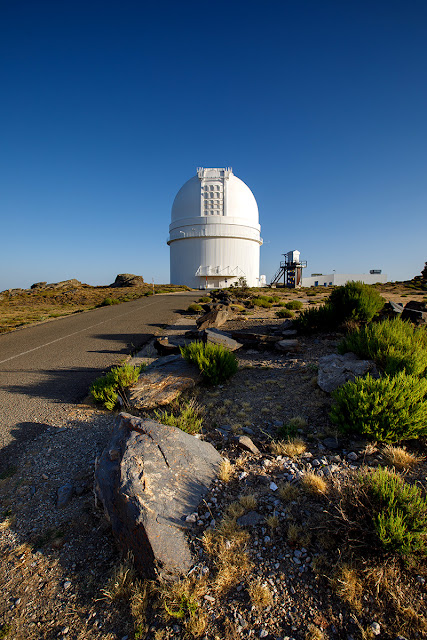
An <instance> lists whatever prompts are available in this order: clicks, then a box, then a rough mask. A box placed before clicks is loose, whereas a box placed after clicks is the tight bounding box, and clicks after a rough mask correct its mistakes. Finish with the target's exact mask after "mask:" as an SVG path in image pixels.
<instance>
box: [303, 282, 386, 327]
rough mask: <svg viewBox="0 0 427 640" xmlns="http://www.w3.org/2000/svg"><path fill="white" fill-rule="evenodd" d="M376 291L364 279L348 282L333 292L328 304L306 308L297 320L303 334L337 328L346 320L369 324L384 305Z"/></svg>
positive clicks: (327, 301)
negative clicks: (363, 281)
mask: <svg viewBox="0 0 427 640" xmlns="http://www.w3.org/2000/svg"><path fill="white" fill-rule="evenodd" d="M384 303H385V300H384V298H383V297H382V296H380V294H379V293H377V291H376V290H375V289H374V288H373V287H371V286H369V285H367V284H363V283H362V282H347V284H345V285H344V286H342V287H336V288H335V289H333V291H332V292H331V294H330V296H329V298H328V299H327V300H326V302H325V304H323V305H322V306H321V307H317V308H309V309H305V310H304V311H302V312H301V314H300V316H299V318H298V319H297V321H296V322H297V327H298V329H299V330H300V332H301V333H313V332H315V331H327V330H331V329H336V328H338V327H340V326H341V325H343V324H345V323H347V322H354V323H358V324H360V323H367V322H370V321H371V320H372V318H373V317H374V315H375V314H376V313H378V311H380V310H381V309H382V307H383V306H384Z"/></svg>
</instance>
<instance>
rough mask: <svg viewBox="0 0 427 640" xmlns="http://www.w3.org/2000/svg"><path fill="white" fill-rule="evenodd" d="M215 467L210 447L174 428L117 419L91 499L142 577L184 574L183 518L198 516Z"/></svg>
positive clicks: (188, 554)
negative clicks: (93, 495) (196, 513)
mask: <svg viewBox="0 0 427 640" xmlns="http://www.w3.org/2000/svg"><path fill="white" fill-rule="evenodd" d="M220 462H221V456H220V454H219V453H218V452H217V451H216V449H214V447H213V446H212V445H211V444H209V443H207V442H203V441H201V440H198V439H197V438H195V437H194V436H190V435H189V434H187V433H184V432H183V431H181V430H180V429H177V428H176V427H169V426H165V425H162V424H159V423H157V422H153V421H152V420H143V419H141V418H136V417H133V416H131V415H129V414H127V413H121V414H119V416H118V418H117V420H116V423H115V426H114V430H113V434H112V437H111V441H110V443H109V445H108V446H107V448H106V449H105V450H104V451H103V453H102V455H101V458H100V459H99V461H97V464H96V468H95V494H96V497H97V499H98V500H99V501H100V502H101V503H102V505H103V506H104V511H105V514H106V516H107V518H108V520H109V521H110V523H111V526H112V530H113V534H114V536H115V538H116V540H117V542H118V544H119V546H120V547H121V548H122V549H123V550H124V551H125V552H128V551H130V552H132V554H133V556H134V559H135V564H136V566H137V567H138V569H139V570H140V571H141V573H143V574H144V575H146V576H154V575H155V574H156V573H161V574H162V575H164V576H168V575H171V574H173V575H177V574H182V573H186V572H188V570H189V569H190V567H191V565H192V562H193V560H192V556H191V552H190V549H189V546H188V543H187V539H186V536H185V531H186V529H188V527H189V526H190V525H189V524H188V522H187V521H186V517H187V516H189V515H191V514H192V513H194V512H195V511H197V507H198V505H199V503H200V501H201V499H202V497H203V496H204V495H205V493H206V492H207V490H208V488H209V486H210V484H211V483H212V481H213V480H214V478H215V477H216V475H217V471H218V467H219V464H220Z"/></svg>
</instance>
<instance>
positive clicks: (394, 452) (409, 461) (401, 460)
mask: <svg viewBox="0 0 427 640" xmlns="http://www.w3.org/2000/svg"><path fill="white" fill-rule="evenodd" d="M382 456H383V459H384V462H385V463H386V464H387V465H390V466H393V467H395V468H396V469H410V468H411V467H413V466H414V465H416V464H418V463H420V462H422V461H423V460H424V457H423V456H417V455H415V454H414V453H409V451H406V449H405V447H394V446H393V445H391V444H387V445H386V446H385V447H384V449H383V450H382Z"/></svg>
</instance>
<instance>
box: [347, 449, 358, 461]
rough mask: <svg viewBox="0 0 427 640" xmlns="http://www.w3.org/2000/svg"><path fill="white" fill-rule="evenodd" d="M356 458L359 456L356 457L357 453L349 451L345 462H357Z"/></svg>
mask: <svg viewBox="0 0 427 640" xmlns="http://www.w3.org/2000/svg"><path fill="white" fill-rule="evenodd" d="M358 457H359V456H358V455H357V453H354V451H350V453H348V454H347V460H351V461H352V462H354V461H355V460H357V459H358Z"/></svg>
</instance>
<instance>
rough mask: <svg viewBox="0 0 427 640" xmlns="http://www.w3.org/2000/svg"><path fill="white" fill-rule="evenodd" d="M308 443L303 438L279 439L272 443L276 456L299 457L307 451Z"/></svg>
mask: <svg viewBox="0 0 427 640" xmlns="http://www.w3.org/2000/svg"><path fill="white" fill-rule="evenodd" d="M306 449H307V445H306V444H305V442H304V440H301V438H289V439H288V440H277V441H276V442H272V443H271V444H270V450H271V453H273V454H274V455H276V456H288V457H289V458H298V457H299V456H301V455H302V454H303V453H305V451H306Z"/></svg>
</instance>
